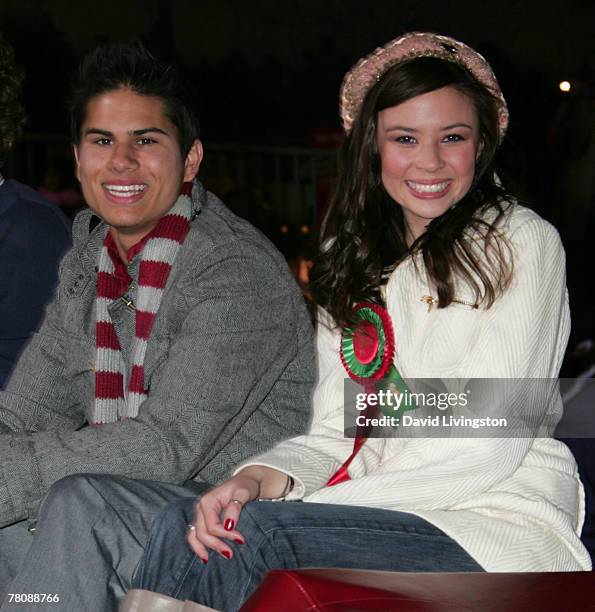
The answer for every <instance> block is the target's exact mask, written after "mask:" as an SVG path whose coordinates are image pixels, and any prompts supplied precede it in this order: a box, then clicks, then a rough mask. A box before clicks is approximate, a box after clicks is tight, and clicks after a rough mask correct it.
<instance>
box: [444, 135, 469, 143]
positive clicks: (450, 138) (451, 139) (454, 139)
mask: <svg viewBox="0 0 595 612" xmlns="http://www.w3.org/2000/svg"><path fill="white" fill-rule="evenodd" d="M461 140H465V139H464V138H463V137H462V136H461V135H460V134H448V136H445V137H444V142H460V141H461Z"/></svg>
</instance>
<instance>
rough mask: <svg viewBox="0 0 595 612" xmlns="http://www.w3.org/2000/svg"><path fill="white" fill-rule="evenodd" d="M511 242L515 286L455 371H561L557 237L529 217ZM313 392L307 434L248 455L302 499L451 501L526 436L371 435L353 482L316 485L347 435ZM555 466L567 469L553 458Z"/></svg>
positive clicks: (563, 315)
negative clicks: (276, 472)
mask: <svg viewBox="0 0 595 612" xmlns="http://www.w3.org/2000/svg"><path fill="white" fill-rule="evenodd" d="M509 240H510V242H511V246H512V249H513V254H514V278H513V282H512V285H511V286H510V287H509V289H508V290H507V291H506V292H505V294H504V295H503V296H501V297H500V298H499V299H498V301H497V302H496V304H494V306H493V307H492V308H491V309H489V310H488V311H484V312H482V313H481V316H482V320H481V324H480V328H479V330H478V332H477V334H476V336H475V339H474V345H473V346H470V347H468V349H469V350H468V351H467V352H466V354H464V355H462V356H461V359H460V360H459V364H460V366H459V375H460V376H461V377H463V376H464V377H508V378H513V377H514V378H518V379H520V378H532V377H548V376H556V375H557V373H558V369H559V367H560V363H561V360H562V357H563V354H564V349H565V346H566V342H567V338H568V332H569V313H568V303H567V295H566V289H565V273H564V252H563V249H562V246H561V243H560V240H559V237H558V235H557V233H556V231H555V229H554V228H553V227H552V226H550V225H549V224H547V223H546V222H544V221H542V220H541V219H539V218H537V217H534V218H532V219H530V220H529V221H526V222H524V223H522V224H521V225H520V226H519V227H518V228H513V229H512V231H511V233H510V235H509ZM390 308H391V304H390V303H389V310H390ZM453 331H456V330H453ZM319 342H320V338H319ZM319 351H322V352H323V354H324V356H325V358H332V356H331V355H330V351H331V348H330V346H329V344H328V340H327V342H325V343H323V345H322V346H321V345H320V344H319ZM335 358H336V356H335ZM321 361H322V359H321ZM321 375H324V372H321ZM428 375H429V374H428ZM321 385H324V379H323V378H321V380H320V381H319V388H320V386H321ZM320 400H322V404H321V405H319V406H317V409H316V413H315V417H314V419H315V421H314V423H313V426H312V430H311V432H310V435H309V436H305V437H302V438H298V439H294V440H291V441H289V442H286V443H284V444H281V445H279V446H278V447H276V449H275V450H274V451H272V452H271V453H268V454H266V455H264V456H262V457H259V458H258V460H257V461H255V462H258V463H262V464H265V465H269V466H271V467H276V468H277V469H280V470H282V471H286V472H287V473H290V474H291V475H292V476H293V477H294V478H296V480H297V481H298V482H299V484H300V485H303V486H301V487H299V488H298V490H297V491H296V496H300V495H306V496H308V495H309V497H308V500H309V501H319V502H327V503H343V504H350V505H362V506H371V507H378V508H386V509H394V510H407V509H410V510H430V509H455V507H456V506H457V505H458V504H463V503H465V502H466V501H467V500H470V499H471V498H472V497H473V496H474V495H476V494H479V493H482V492H486V491H488V490H490V489H492V488H494V487H496V486H497V485H498V483H500V482H502V481H504V480H505V479H506V478H508V477H509V476H511V475H512V474H513V473H514V472H515V471H516V470H517V469H518V468H519V466H521V464H522V463H523V461H524V459H525V457H526V455H527V452H528V451H529V449H530V448H531V446H532V444H533V440H532V439H531V438H518V437H514V438H511V437H501V438H470V437H467V438H452V439H434V438H432V439H429V438H421V439H420V438H415V439H408V440H398V441H397V440H389V441H384V440H369V441H368V442H367V443H366V444H365V445H364V447H363V448H364V450H362V452H361V453H360V454H361V458H359V459H358V460H357V461H355V462H354V463H353V464H352V469H350V472H351V474H352V480H350V481H348V482H345V483H342V484H339V485H335V486H334V487H330V488H322V487H323V485H324V482H326V479H327V478H328V476H329V475H330V474H331V473H332V472H333V471H334V469H335V468H336V466H337V465H339V464H340V460H339V458H341V459H342V460H344V458H346V456H347V455H348V454H349V452H350V448H351V445H350V443H351V441H350V440H344V439H340V438H341V436H342V432H340V431H339V429H340V428H341V427H342V410H341V408H340V407H339V406H335V417H334V418H333V416H331V414H329V413H328V412H327V411H326V410H325V406H324V398H320V397H319V401H320ZM498 401H500V402H502V404H503V405H501V406H494V407H490V408H489V410H490V413H498V412H500V413H501V414H502V413H503V411H505V409H506V406H505V404H506V397H502V396H500V397H499V399H498ZM545 409H546V408H545V407H544V410H545ZM337 412H341V416H340V417H339V416H337V414H336V413H337ZM323 415H324V416H323ZM339 421H340V424H339ZM385 442H386V444H384V443H385ZM556 469H559V470H562V471H564V470H565V469H571V467H569V466H566V465H565V463H564V461H560V464H559V465H557V466H556ZM314 491H315V492H314Z"/></svg>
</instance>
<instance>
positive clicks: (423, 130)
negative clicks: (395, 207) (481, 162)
mask: <svg viewBox="0 0 595 612" xmlns="http://www.w3.org/2000/svg"><path fill="white" fill-rule="evenodd" d="M376 144H377V146H378V152H379V154H380V160H381V171H382V183H383V185H384V188H385V189H386V191H387V192H388V194H389V195H390V196H391V197H392V198H393V200H395V201H396V202H398V204H399V205H400V206H401V208H402V209H403V215H404V217H405V221H406V224H407V229H408V236H407V239H408V242H409V243H411V242H413V240H415V239H416V238H417V237H419V236H420V235H421V234H423V232H424V231H425V230H426V226H427V225H428V223H430V221H431V220H432V219H435V218H436V217H439V216H440V215H442V214H443V213H445V212H446V211H447V210H448V209H449V208H450V207H451V206H453V205H454V204H456V203H457V202H458V201H459V200H460V199H461V198H462V197H463V196H464V195H465V194H466V193H467V192H468V191H469V188H470V187H471V183H472V182H473V177H474V174H475V160H476V158H477V154H478V148H479V121H478V118H477V112H476V110H475V106H474V105H473V102H472V101H471V100H470V99H469V98H468V97H467V96H465V95H464V94H462V93H460V92H459V91H458V90H457V89H455V88H454V87H443V88H442V89H437V90H435V91H431V92H429V93H426V94H423V95H421V96H417V97H415V98H412V99H411V100H407V102H403V103H402V104H398V105H397V106H392V107H390V108H386V109H384V110H383V111H380V112H379V113H378V127H377V131H376Z"/></svg>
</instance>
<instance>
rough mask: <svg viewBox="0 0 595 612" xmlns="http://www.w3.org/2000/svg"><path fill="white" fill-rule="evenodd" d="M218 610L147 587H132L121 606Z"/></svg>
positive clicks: (169, 611) (125, 609) (170, 611)
mask: <svg viewBox="0 0 595 612" xmlns="http://www.w3.org/2000/svg"><path fill="white" fill-rule="evenodd" d="M209 611H211V612H218V611H217V610H215V609H214V608H209V607H208V606H203V605H202V604H198V603H194V602H193V601H182V600H180V599H174V598H173V597H168V596H167V595H162V594H161V593H153V591H147V590H145V589H130V591H128V593H126V597H125V598H124V601H123V602H122V605H121V607H120V612H209Z"/></svg>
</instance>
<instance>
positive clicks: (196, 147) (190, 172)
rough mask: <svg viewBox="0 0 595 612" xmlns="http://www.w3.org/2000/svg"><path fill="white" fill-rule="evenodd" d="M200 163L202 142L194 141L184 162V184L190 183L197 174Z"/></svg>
mask: <svg viewBox="0 0 595 612" xmlns="http://www.w3.org/2000/svg"><path fill="white" fill-rule="evenodd" d="M201 161H202V142H200V140H198V139H197V140H195V141H194V142H193V143H192V146H191V147H190V151H188V155H186V159H185V160H184V182H187V181H191V180H192V179H193V178H194V177H195V176H196V175H197V174H198V169H199V168H200V162H201Z"/></svg>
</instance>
